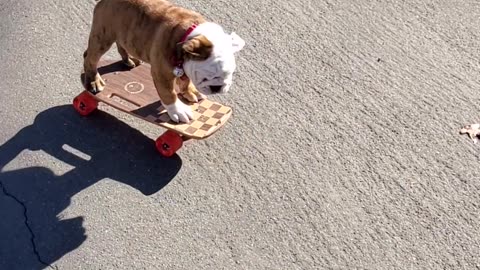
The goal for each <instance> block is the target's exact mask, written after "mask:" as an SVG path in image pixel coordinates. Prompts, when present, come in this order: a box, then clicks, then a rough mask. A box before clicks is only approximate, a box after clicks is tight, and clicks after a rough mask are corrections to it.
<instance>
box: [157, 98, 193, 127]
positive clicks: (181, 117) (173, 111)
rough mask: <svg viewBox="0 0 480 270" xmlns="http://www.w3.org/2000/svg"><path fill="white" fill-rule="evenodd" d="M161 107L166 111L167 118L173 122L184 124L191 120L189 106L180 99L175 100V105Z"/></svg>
mask: <svg viewBox="0 0 480 270" xmlns="http://www.w3.org/2000/svg"><path fill="white" fill-rule="evenodd" d="M162 104H163V103H162ZM163 107H165V109H166V110H167V113H168V116H170V119H172V120H173V121H175V122H177V123H178V122H184V123H188V122H190V121H189V120H191V119H193V111H192V108H191V107H190V106H188V105H187V104H185V103H183V102H182V101H181V100H180V99H178V98H177V100H176V101H175V103H173V104H170V105H165V104H163Z"/></svg>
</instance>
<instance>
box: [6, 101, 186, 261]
mask: <svg viewBox="0 0 480 270" xmlns="http://www.w3.org/2000/svg"><path fill="white" fill-rule="evenodd" d="M24 150H31V151H35V150H42V151H44V152H46V153H47V154H49V155H51V156H53V157H55V158H56V159H59V160H61V161H62V162H64V163H67V164H69V165H70V166H72V167H74V168H73V169H71V170H69V171H68V172H66V173H64V174H63V175H55V174H54V173H53V171H52V170H50V169H49V168H44V167H27V168H22V169H16V170H10V171H9V170H5V169H4V168H5V166H6V165H7V164H8V163H9V162H10V161H12V160H14V159H15V158H16V157H17V156H18V155H19V154H20V153H21V152H22V151H24ZM77 150H78V151H80V152H81V153H84V154H86V155H84V154H79V153H78V152H77ZM26 154H27V155H28V152H27V153H26ZM30 160H31V159H29V160H28V161H30ZM36 163H37V164H38V163H40V164H42V161H37V162H36ZM48 165H49V166H53V167H54V166H59V165H58V164H55V163H53V164H52V162H50V164H48ZM60 166H62V168H63V167H65V165H60ZM181 166H182V161H181V159H180V158H179V157H178V156H176V155H175V156H174V157H172V158H163V157H161V156H160V155H159V154H158V153H157V151H156V149H155V147H154V141H153V140H152V139H150V138H148V137H147V136H145V135H144V134H142V133H141V132H139V131H137V130H135V129H133V128H131V127H130V126H128V125H127V124H125V123H123V122H121V121H119V120H118V119H116V118H115V117H113V116H111V115H109V114H107V113H105V112H102V111H98V110H97V111H96V112H94V113H92V114H91V115H90V116H89V117H88V118H84V117H81V116H79V115H78V114H77V113H76V111H75V110H74V109H73V107H72V106H71V105H65V106H58V107H54V108H51V109H48V110H46V111H44V112H41V113H40V114H39V115H38V116H37V117H36V118H35V121H34V123H33V124H32V125H30V126H28V127H25V128H23V129H22V130H20V131H19V132H18V133H17V134H16V135H15V136H14V137H13V138H11V139H10V140H9V141H7V142H6V143H5V144H3V145H2V146H0V169H1V171H0V182H1V184H0V203H2V202H5V201H9V203H3V206H2V205H0V230H2V231H0V269H43V268H45V265H43V264H47V265H49V264H52V263H54V262H55V261H57V260H58V259H59V258H61V257H62V256H64V255H65V254H67V253H69V252H70V251H72V250H74V249H76V248H77V247H79V246H80V245H81V244H82V243H83V242H84V241H85V239H86V235H85V229H84V228H83V226H82V225H83V217H76V218H72V219H61V220H60V219H59V217H58V215H59V214H60V213H61V212H62V211H63V210H64V209H66V208H67V207H68V206H69V204H70V200H71V198H72V196H74V195H75V194H77V193H79V192H81V191H82V190H83V189H85V188H88V187H90V186H92V185H93V184H95V183H97V182H98V181H100V180H102V179H104V178H111V179H113V180H115V181H118V182H121V183H123V184H126V185H129V186H131V187H133V188H135V189H137V190H139V191H140V192H142V193H143V194H144V195H147V196H148V195H151V194H154V193H155V192H157V191H159V190H161V189H162V188H163V187H164V186H165V185H167V184H168V183H169V182H170V181H171V180H172V179H173V178H174V177H175V176H176V175H177V173H178V171H179V170H180V168H181ZM2 189H3V192H2ZM2 193H3V195H4V196H2ZM5 193H7V194H6V196H5ZM94 201H95V198H91V201H89V202H88V203H89V204H92V202H93V203H94ZM12 205H16V206H12ZM19 209H21V210H20V211H19ZM25 211H26V212H25ZM22 212H24V213H22ZM19 216H22V217H23V218H22V219H23V220H22V219H18V217H19ZM9 217H10V218H9ZM13 217H17V218H13ZM4 218H5V219H4ZM19 232H23V233H19ZM25 233H28V234H29V235H24V234H25ZM32 233H33V234H32ZM19 237H20V238H21V239H20V238H19ZM32 237H34V239H33V240H32V239H31V238H32ZM21 240H24V241H21ZM35 249H36V250H35ZM35 252H38V253H37V254H36V257H37V258H32V256H31V255H32V254H35Z"/></svg>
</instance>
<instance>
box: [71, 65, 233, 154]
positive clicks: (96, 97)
mask: <svg viewBox="0 0 480 270" xmlns="http://www.w3.org/2000/svg"><path fill="white" fill-rule="evenodd" d="M98 73H99V74H100V75H101V76H102V78H103V80H104V81H105V83H106V86H105V88H104V89H103V91H101V92H99V93H97V94H92V93H90V92H89V91H87V90H84V91H83V92H82V93H80V94H79V95H78V96H76V97H75V98H74V99H73V107H74V108H75V110H76V111H77V112H78V113H79V114H80V115H82V116H87V115H89V114H91V113H92V112H93V111H95V110H96V109H97V107H98V104H99V103H100V102H102V103H104V104H106V105H108V106H111V107H113V108H115V109H117V110H119V111H122V112H125V113H128V114H130V115H133V116H135V117H137V118H140V119H143V120H145V121H147V122H150V123H152V124H155V125H157V126H160V127H162V128H165V129H167V130H166V131H165V132H164V133H163V134H162V135H160V136H159V137H158V138H157V139H156V140H155V146H156V148H157V150H158V151H159V152H160V154H161V155H163V156H165V157H171V156H173V155H174V154H175V153H176V152H177V151H178V150H179V149H180V148H181V147H182V145H183V142H184V141H187V140H189V139H196V140H201V139H205V138H208V137H210V136H211V135H213V134H214V133H215V132H217V131H218V130H219V129H220V128H221V127H222V126H223V125H224V124H225V123H226V122H227V120H228V119H229V118H230V116H231V115H232V109H231V108H230V107H228V106H225V105H222V104H220V103H218V102H215V101H211V100H208V99H203V100H201V101H199V102H198V103H189V102H188V101H185V100H183V99H182V101H184V102H185V103H186V104H188V105H190V106H191V107H192V110H193V120H190V123H176V122H174V121H172V120H171V119H170V117H169V116H168V113H167V111H166V110H165V108H164V107H163V106H162V104H161V102H160V98H159V96H158V94H157V91H156V89H155V86H154V84H153V80H152V77H151V75H150V66H149V65H148V64H146V63H142V64H141V65H140V66H138V67H135V68H133V69H131V68H128V67H127V66H125V65H124V64H123V63H122V62H121V61H117V62H115V61H108V60H102V61H100V63H99V68H98ZM83 75H84V74H82V75H81V79H83ZM82 81H83V80H82ZM179 98H180V97H179Z"/></svg>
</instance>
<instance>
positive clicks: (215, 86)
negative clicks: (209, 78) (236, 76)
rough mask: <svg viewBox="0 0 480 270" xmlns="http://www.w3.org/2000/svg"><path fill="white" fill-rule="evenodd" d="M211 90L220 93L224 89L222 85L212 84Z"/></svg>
mask: <svg viewBox="0 0 480 270" xmlns="http://www.w3.org/2000/svg"><path fill="white" fill-rule="evenodd" d="M210 90H211V91H212V93H218V92H220V91H221V90H222V86H221V85H210Z"/></svg>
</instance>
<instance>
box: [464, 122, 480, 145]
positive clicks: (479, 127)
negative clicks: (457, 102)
mask: <svg viewBox="0 0 480 270" xmlns="http://www.w3.org/2000/svg"><path fill="white" fill-rule="evenodd" d="M460 134H468V136H469V137H470V139H472V141H473V143H477V142H478V136H479V135H480V124H472V125H467V126H464V127H463V128H462V129H461V130H460Z"/></svg>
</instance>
